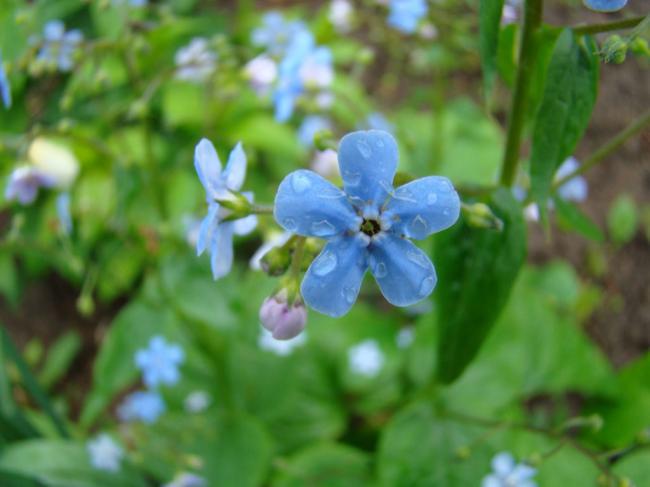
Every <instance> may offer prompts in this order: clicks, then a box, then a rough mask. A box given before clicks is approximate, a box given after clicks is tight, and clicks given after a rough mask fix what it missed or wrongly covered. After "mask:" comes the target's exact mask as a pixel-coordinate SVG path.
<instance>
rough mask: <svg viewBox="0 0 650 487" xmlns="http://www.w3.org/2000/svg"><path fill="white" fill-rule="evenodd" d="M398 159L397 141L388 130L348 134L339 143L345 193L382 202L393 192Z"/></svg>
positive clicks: (369, 200)
mask: <svg viewBox="0 0 650 487" xmlns="http://www.w3.org/2000/svg"><path fill="white" fill-rule="evenodd" d="M397 160H398V153H397V142H395V139H394V138H393V136H392V135H390V134H389V133H388V132H382V131H379V130H368V131H360V132H352V133H351V134H348V135H346V136H345V137H343V139H342V140H341V144H340V146H339V167H340V169H341V177H342V178H343V188H344V189H345V192H346V193H348V194H349V195H350V196H352V197H354V198H360V199H361V200H362V201H363V202H365V203H370V204H374V205H381V204H382V203H383V202H384V201H385V200H386V197H387V196H388V195H389V193H390V192H391V191H392V183H393V176H395V171H396V169H397Z"/></svg>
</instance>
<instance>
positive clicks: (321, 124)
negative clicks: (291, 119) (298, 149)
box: [298, 115, 332, 147]
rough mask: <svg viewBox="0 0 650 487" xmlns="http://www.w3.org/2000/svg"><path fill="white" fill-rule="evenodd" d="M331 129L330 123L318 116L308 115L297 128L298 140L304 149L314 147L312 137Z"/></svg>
mask: <svg viewBox="0 0 650 487" xmlns="http://www.w3.org/2000/svg"><path fill="white" fill-rule="evenodd" d="M331 128H332V125H331V124H330V121H329V120H328V119H326V118H325V117H321V116H320V115H310V116H308V117H305V119H304V120H303V121H302V124H300V127H299V128H298V140H299V141H300V143H301V144H302V145H303V146H305V147H313V146H314V136H315V135H316V133H317V132H320V131H321V130H329V129H331Z"/></svg>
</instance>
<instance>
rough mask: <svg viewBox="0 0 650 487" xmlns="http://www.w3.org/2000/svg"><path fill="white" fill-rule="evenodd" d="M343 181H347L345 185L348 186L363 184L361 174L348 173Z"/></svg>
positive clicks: (344, 175)
mask: <svg viewBox="0 0 650 487" xmlns="http://www.w3.org/2000/svg"><path fill="white" fill-rule="evenodd" d="M343 181H345V184H346V185H347V186H352V187H354V186H359V183H360V182H361V173H360V172H352V171H346V172H345V173H344V174H343Z"/></svg>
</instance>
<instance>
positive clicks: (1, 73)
mask: <svg viewBox="0 0 650 487" xmlns="http://www.w3.org/2000/svg"><path fill="white" fill-rule="evenodd" d="M0 98H2V104H3V105H4V106H5V108H11V85H9V78H8V77H7V72H6V71H5V65H4V62H3V61H2V52H1V51H0Z"/></svg>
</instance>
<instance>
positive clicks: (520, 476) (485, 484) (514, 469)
mask: <svg viewBox="0 0 650 487" xmlns="http://www.w3.org/2000/svg"><path fill="white" fill-rule="evenodd" d="M536 473H537V470H536V469H534V468H533V467H531V466H529V465H526V464H525V463H519V464H518V463H516V462H515V459H514V457H513V456H512V455H511V454H510V453H508V452H501V453H498V454H497V455H496V456H495V457H494V458H493V459H492V473H491V474H489V475H487V476H486V477H484V478H483V481H482V482H481V487H536V485H537V484H536V483H535V482H533V481H532V480H531V479H532V478H533V477H534V476H535V474H536Z"/></svg>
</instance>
